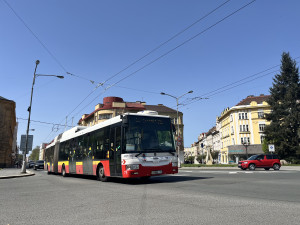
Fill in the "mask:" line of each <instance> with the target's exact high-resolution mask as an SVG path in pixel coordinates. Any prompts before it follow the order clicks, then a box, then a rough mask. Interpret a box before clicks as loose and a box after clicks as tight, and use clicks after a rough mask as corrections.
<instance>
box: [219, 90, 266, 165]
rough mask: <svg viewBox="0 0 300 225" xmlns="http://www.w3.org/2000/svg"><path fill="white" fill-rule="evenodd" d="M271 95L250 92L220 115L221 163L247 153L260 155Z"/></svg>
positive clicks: (244, 155)
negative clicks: (257, 94)
mask: <svg viewBox="0 0 300 225" xmlns="http://www.w3.org/2000/svg"><path fill="white" fill-rule="evenodd" d="M269 97H270V96H269V95H260V96H253V95H250V96H248V97H247V98H245V99H243V100H242V101H241V102H239V103H238V104H237V105H236V106H234V107H232V108H227V109H225V110H224V111H223V112H222V113H221V116H219V117H218V118H217V123H219V127H220V130H219V132H220V138H221V150H220V155H219V161H220V163H222V164H228V163H237V162H238V161H239V160H241V159H246V157H247V155H248V156H251V155H254V154H261V153H263V152H262V143H263V140H264V129H265V126H266V125H268V124H269V122H268V121H266V119H265V117H264V115H265V114H266V113H269V112H270V106H269V104H268V103H267V102H266V100H267V99H268V98H269Z"/></svg>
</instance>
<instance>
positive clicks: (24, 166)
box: [21, 60, 64, 173]
mask: <svg viewBox="0 0 300 225" xmlns="http://www.w3.org/2000/svg"><path fill="white" fill-rule="evenodd" d="M39 63H40V61H39V60H36V62H35V69H34V73H33V82H32V87H31V97H30V105H29V107H28V112H29V115H28V122H27V130H26V144H25V151H24V152H23V164H22V170H21V173H26V152H27V147H28V133H29V130H30V129H29V125H30V115H31V105H32V96H33V87H34V83H35V78H36V77H38V76H45V77H57V78H60V79H63V78H64V77H63V76H58V75H44V74H36V69H37V66H38V65H39Z"/></svg>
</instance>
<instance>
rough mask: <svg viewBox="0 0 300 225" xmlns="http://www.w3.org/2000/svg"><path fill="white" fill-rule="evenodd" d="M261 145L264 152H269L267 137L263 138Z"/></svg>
mask: <svg viewBox="0 0 300 225" xmlns="http://www.w3.org/2000/svg"><path fill="white" fill-rule="evenodd" d="M261 147H262V150H263V152H264V153H265V154H268V153H269V145H268V142H267V139H264V141H263V143H262V146H261Z"/></svg>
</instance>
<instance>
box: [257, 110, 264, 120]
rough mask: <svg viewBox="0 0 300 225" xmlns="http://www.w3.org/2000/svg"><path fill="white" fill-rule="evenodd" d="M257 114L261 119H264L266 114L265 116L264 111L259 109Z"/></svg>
mask: <svg viewBox="0 0 300 225" xmlns="http://www.w3.org/2000/svg"><path fill="white" fill-rule="evenodd" d="M257 116H258V118H259V119H263V118H264V116H265V114H264V112H263V111H259V112H258V113H257Z"/></svg>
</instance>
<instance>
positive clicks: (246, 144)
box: [242, 142, 250, 159]
mask: <svg viewBox="0 0 300 225" xmlns="http://www.w3.org/2000/svg"><path fill="white" fill-rule="evenodd" d="M242 144H243V145H244V147H245V148H246V158H247V159H248V146H250V142H242Z"/></svg>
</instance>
